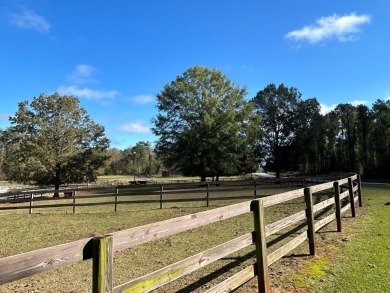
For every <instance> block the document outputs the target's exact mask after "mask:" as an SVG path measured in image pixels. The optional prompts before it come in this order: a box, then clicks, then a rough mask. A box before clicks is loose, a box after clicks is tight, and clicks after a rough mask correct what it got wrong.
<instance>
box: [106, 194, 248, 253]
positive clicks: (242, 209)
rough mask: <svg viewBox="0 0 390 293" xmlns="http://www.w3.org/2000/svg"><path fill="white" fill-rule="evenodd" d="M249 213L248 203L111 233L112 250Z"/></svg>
mask: <svg viewBox="0 0 390 293" xmlns="http://www.w3.org/2000/svg"><path fill="white" fill-rule="evenodd" d="M249 212H250V201H245V202H241V203H238V204H234V205H230V206H225V207H221V208H217V209H212V210H208V211H204V212H200V213H196V214H190V215H185V216H181V217H177V218H173V219H169V220H165V221H161V222H157V223H152V224H147V225H143V226H139V227H135V228H131V229H127V230H122V231H118V232H114V233H112V235H113V236H114V250H115V251H118V250H121V249H125V248H130V247H133V246H136V245H139V244H142V243H146V242H149V241H153V240H157V239H160V238H163V237H166V236H170V235H173V234H176V233H180V232H184V231H188V230H191V229H194V228H198V227H202V226H205V225H208V224H211V223H215V222H219V221H222V220H225V219H229V218H232V217H235V216H238V215H242V214H245V213H249Z"/></svg>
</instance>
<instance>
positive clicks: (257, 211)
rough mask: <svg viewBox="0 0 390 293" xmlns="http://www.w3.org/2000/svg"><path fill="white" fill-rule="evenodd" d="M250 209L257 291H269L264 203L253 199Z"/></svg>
mask: <svg viewBox="0 0 390 293" xmlns="http://www.w3.org/2000/svg"><path fill="white" fill-rule="evenodd" d="M251 211H252V212H253V219H254V226H255V234H254V242H255V245H256V259H257V262H256V269H257V283H258V286H259V292H262V293H268V292H271V289H270V284H269V271H268V260H267V256H268V253H267V241H266V237H265V219H264V205H263V200H262V199H259V200H253V201H252V202H251Z"/></svg>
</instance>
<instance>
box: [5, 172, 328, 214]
mask: <svg viewBox="0 0 390 293" xmlns="http://www.w3.org/2000/svg"><path fill="white" fill-rule="evenodd" d="M333 179H334V178H333ZM330 180H331V179H330V178H329V177H316V178H305V177H299V178H279V179H277V178H266V179H261V180H241V181H232V180H231V181H214V182H189V181H187V182H182V183H168V184H148V185H147V186H134V185H129V184H128V185H118V186H109V187H105V188H102V187H95V188H91V187H78V188H65V189H60V190H54V189H34V190H33V189H32V190H24V191H15V192H8V193H4V194H2V195H0V212H1V211H2V210H28V212H29V213H30V214H32V213H33V211H34V209H48V208H64V212H68V211H67V210H66V208H68V209H70V208H71V209H72V212H73V214H75V213H76V211H77V208H78V207H88V206H104V205H109V206H112V207H113V211H114V212H117V211H119V209H120V206H121V205H128V204H156V207H159V208H160V209H162V208H163V207H164V204H167V203H180V202H199V203H204V205H206V206H207V207H208V206H209V204H210V202H211V201H223V200H242V199H251V198H258V197H264V196H267V195H269V194H261V192H262V190H264V187H265V186H268V187H286V186H287V187H289V186H290V187H294V186H295V187H297V186H299V187H303V186H308V185H312V184H316V183H319V182H327V181H330ZM238 190H240V191H243V192H245V194H237V191H238ZM55 192H56V193H59V194H63V195H64V196H61V197H57V198H54V197H52V195H53V194H54V193H55ZM229 193H236V194H234V195H229ZM97 199H99V201H97ZM1 203H9V204H7V205H1Z"/></svg>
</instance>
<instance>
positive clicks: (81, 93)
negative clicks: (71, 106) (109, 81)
mask: <svg viewBox="0 0 390 293" xmlns="http://www.w3.org/2000/svg"><path fill="white" fill-rule="evenodd" d="M57 91H58V93H59V94H61V95H72V96H78V97H84V98H87V99H89V100H104V99H115V97H116V96H118V95H119V92H118V91H115V90H109V91H102V90H93V89H90V88H79V87H78V86H74V85H71V86H60V87H59V88H58V90H57Z"/></svg>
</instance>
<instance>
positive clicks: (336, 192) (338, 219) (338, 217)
mask: <svg viewBox="0 0 390 293" xmlns="http://www.w3.org/2000/svg"><path fill="white" fill-rule="evenodd" d="M333 188H334V200H335V202H336V222H337V232H341V202H340V184H339V182H338V181H335V182H334V183H333Z"/></svg>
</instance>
